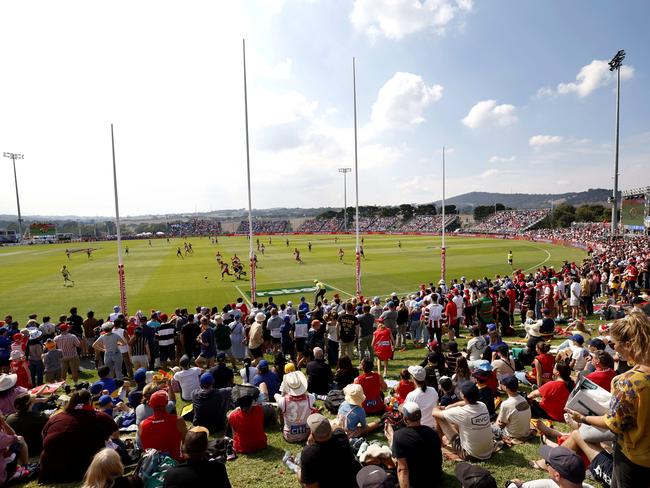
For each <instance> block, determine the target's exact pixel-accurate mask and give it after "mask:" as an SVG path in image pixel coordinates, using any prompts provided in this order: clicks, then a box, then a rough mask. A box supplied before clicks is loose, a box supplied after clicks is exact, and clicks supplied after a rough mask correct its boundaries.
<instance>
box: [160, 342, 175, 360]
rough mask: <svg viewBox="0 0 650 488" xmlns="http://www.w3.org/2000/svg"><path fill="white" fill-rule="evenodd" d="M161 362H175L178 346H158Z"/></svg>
mask: <svg viewBox="0 0 650 488" xmlns="http://www.w3.org/2000/svg"><path fill="white" fill-rule="evenodd" d="M158 347H159V349H158V350H159V352H160V360H161V361H174V360H175V359H176V346H174V345H173V344H172V345H171V346H158Z"/></svg>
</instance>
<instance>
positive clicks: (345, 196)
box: [339, 168, 352, 232]
mask: <svg viewBox="0 0 650 488" xmlns="http://www.w3.org/2000/svg"><path fill="white" fill-rule="evenodd" d="M350 171H352V168H339V173H343V230H344V231H346V232H347V230H348V180H347V178H348V173H349V172H350Z"/></svg>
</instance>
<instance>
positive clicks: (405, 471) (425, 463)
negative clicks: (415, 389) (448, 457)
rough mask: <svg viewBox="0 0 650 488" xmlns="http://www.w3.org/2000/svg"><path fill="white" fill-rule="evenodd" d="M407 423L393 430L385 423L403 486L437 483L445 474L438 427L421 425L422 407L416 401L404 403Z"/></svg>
mask: <svg viewBox="0 0 650 488" xmlns="http://www.w3.org/2000/svg"><path fill="white" fill-rule="evenodd" d="M401 410H402V414H403V415H404V422H405V423H406V427H404V428H401V429H399V430H397V431H393V427H392V426H391V425H390V424H388V423H386V427H385V429H384V432H385V433H386V438H387V439H388V444H389V445H390V446H391V451H392V453H393V457H394V458H395V459H397V478H398V480H399V486H400V487H409V486H412V487H419V486H435V485H436V484H437V483H438V482H439V481H440V478H441V476H442V449H441V445H440V438H439V437H438V434H437V433H436V431H435V430H433V429H432V428H431V427H428V426H426V425H421V424H420V420H421V418H422V411H421V409H420V406H419V405H418V404H417V403H415V402H406V403H404V405H402V409H401Z"/></svg>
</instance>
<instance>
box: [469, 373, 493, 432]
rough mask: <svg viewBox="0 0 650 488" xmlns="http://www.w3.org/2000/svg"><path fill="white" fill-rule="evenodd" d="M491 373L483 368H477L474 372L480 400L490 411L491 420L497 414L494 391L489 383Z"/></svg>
mask: <svg viewBox="0 0 650 488" xmlns="http://www.w3.org/2000/svg"><path fill="white" fill-rule="evenodd" d="M489 375H490V373H489V372H488V371H485V370H482V369H477V370H476V371H474V373H473V374H472V376H473V377H474V379H475V380H476V386H477V388H478V400H479V402H482V403H483V404H484V405H485V406H486V407H487V409H488V412H489V413H490V420H494V419H495V418H496V416H497V413H496V408H495V406H494V392H493V391H492V389H491V388H490V387H489V386H488V385H487V381H488V378H489Z"/></svg>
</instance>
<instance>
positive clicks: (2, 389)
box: [0, 373, 28, 415]
mask: <svg viewBox="0 0 650 488" xmlns="http://www.w3.org/2000/svg"><path fill="white" fill-rule="evenodd" d="M17 381H18V375H15V374H5V373H2V374H0V414H2V415H10V414H12V413H14V412H15V411H16V408H15V407H14V401H15V400H16V397H19V396H21V395H25V394H26V393H28V391H27V389H26V388H23V387H22V386H18V384H17Z"/></svg>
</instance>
